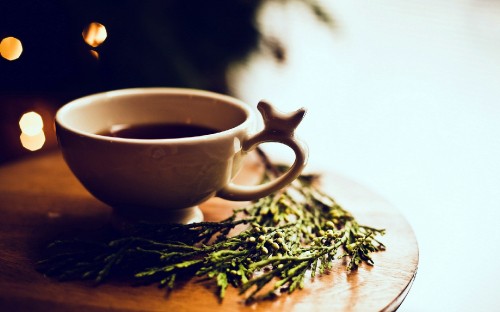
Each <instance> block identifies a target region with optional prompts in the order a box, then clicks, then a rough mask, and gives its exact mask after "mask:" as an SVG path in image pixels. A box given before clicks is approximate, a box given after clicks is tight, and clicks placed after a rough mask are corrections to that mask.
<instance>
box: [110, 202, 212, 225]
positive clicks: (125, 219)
mask: <svg viewBox="0 0 500 312" xmlns="http://www.w3.org/2000/svg"><path fill="white" fill-rule="evenodd" d="M201 221H203V212H202V211H201V210H200V208H199V207H198V206H192V207H189V208H184V209H177V210H170V211H168V213H162V214H151V215H149V214H142V215H132V214H127V213H123V212H120V211H117V210H116V209H114V210H113V213H112V215H111V224H112V226H113V227H114V228H115V229H117V230H124V229H127V228H129V227H131V226H134V225H137V224H139V223H152V224H168V223H181V224H189V223H195V222H201Z"/></svg>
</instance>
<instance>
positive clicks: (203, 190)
mask: <svg viewBox="0 0 500 312" xmlns="http://www.w3.org/2000/svg"><path fill="white" fill-rule="evenodd" d="M258 109H259V111H260V112H261V114H262V115H263V118H264V124H265V126H264V129H263V130H262V131H260V132H257V133H255V129H256V126H257V124H258V119H257V118H258V116H257V114H256V112H255V110H254V109H252V107H250V106H249V105H248V104H245V103H244V102H242V101H240V100H238V99H235V98H233V97H230V96H226V95H222V94H217V93H213V92H208V91H201V90H193V89H179V88H138V89H124V90H116V91H111V92H105V93H99V94H94V95H90V96H86V97H83V98H80V99H77V100H74V101H72V102H70V103H68V104H66V105H64V106H63V107H62V108H61V109H59V111H58V112H57V114H56V133H57V138H58V141H59V146H60V148H61V150H62V153H63V156H64V159H65V160H66V163H67V164H68V166H69V167H70V169H71V170H72V172H73V173H74V174H75V176H76V177H77V178H78V179H79V180H80V182H81V183H82V184H83V185H84V186H85V188H86V189H87V190H88V191H89V192H90V193H91V194H93V195H94V196H95V197H96V198H98V199H99V200H101V201H103V202H104V203H106V204H108V205H110V206H111V207H113V212H114V214H115V216H118V217H119V218H124V219H126V220H128V221H132V222H135V221H140V220H143V221H153V222H193V221H200V220H201V219H202V214H201V211H200V210H199V209H198V207H197V205H198V204H200V203H202V202H204V201H206V200H207V199H209V198H211V197H213V196H219V197H222V198H225V199H229V200H238V201H239V200H244V201H246V200H255V199H258V198H260V197H264V196H267V195H269V194H271V193H273V192H276V191H277V190H279V189H281V188H283V187H284V186H286V185H287V184H289V183H290V182H292V181H293V180H294V179H295V178H296V177H297V176H298V175H299V174H300V172H301V171H302V169H303V167H304V165H305V163H306V160H307V149H306V148H305V145H304V144H303V143H301V142H300V141H299V140H297V139H296V138H295V137H294V133H293V132H294V129H295V127H296V126H297V125H298V124H299V123H300V121H301V119H302V117H303V115H304V110H303V109H301V110H298V111H297V112H295V113H292V114H281V113H278V112H276V111H275V110H274V109H273V108H272V107H271V106H270V105H269V104H267V103H265V102H262V101H261V102H260V103H259V105H258ZM153 123H183V124H193V125H198V126H205V127H209V128H213V129H217V131H218V132H216V133H213V134H208V135H203V136H196V137H185V138H175V139H129V138H120V137H110V136H104V135H99V134H98V133H100V132H101V131H103V130H105V129H109V128H110V127H112V126H114V125H141V124H153ZM263 142H279V143H282V144H286V145H288V146H289V147H290V148H291V149H292V150H293V151H294V152H295V162H294V163H293V165H292V166H291V168H290V169H289V171H288V172H286V173H285V174H283V175H282V176H281V177H279V178H277V179H276V180H273V181H271V182H267V183H265V184H262V185H257V186H240V185H235V184H233V183H232V182H231V179H232V178H233V177H234V176H235V175H236V174H237V172H238V170H239V169H240V166H241V164H242V158H243V157H244V156H245V154H246V153H247V152H249V151H250V150H252V149H253V148H254V147H256V146H257V145H258V144H260V143H263Z"/></svg>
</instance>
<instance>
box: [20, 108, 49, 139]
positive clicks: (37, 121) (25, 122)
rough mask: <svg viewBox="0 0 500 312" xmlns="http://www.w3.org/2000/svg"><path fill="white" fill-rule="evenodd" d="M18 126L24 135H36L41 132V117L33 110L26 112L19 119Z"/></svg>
mask: <svg viewBox="0 0 500 312" xmlns="http://www.w3.org/2000/svg"><path fill="white" fill-rule="evenodd" d="M19 127H20V128H21V131H22V132H23V133H25V134H26V135H30V136H34V135H37V134H39V133H40V132H43V120H42V117H41V116H40V115H39V114H37V113H35V112H29V113H26V114H24V115H23V116H22V117H21V119H20V120H19Z"/></svg>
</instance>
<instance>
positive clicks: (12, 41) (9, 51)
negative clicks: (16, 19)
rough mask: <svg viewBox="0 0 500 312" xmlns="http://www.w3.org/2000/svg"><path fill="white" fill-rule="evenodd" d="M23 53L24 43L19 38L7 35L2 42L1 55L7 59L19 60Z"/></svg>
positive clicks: (0, 43)
mask: <svg viewBox="0 0 500 312" xmlns="http://www.w3.org/2000/svg"><path fill="white" fill-rule="evenodd" d="M22 53H23V45H22V44H21V41H20V40H19V39H17V38H14V37H7V38H4V39H3V40H2V41H1V42H0V55H2V57H3V58H5V59H6V60H9V61H13V60H17V59H18V58H19V57H20V56H21V54H22Z"/></svg>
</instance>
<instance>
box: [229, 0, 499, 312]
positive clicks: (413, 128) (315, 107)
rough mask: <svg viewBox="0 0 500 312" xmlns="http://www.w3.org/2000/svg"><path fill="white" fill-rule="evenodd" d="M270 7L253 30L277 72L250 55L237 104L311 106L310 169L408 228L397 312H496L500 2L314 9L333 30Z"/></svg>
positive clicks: (306, 130) (307, 127)
mask: <svg viewBox="0 0 500 312" xmlns="http://www.w3.org/2000/svg"><path fill="white" fill-rule="evenodd" d="M277 2H278V3H271V4H270V5H268V6H267V7H266V8H265V9H264V10H263V11H262V14H261V23H262V27H263V29H264V30H265V31H264V33H266V34H267V35H273V34H274V35H276V36H279V37H280V38H282V39H283V41H284V43H285V45H286V47H287V50H288V55H287V56H288V59H287V64H286V65H284V66H283V65H279V64H277V63H276V62H275V61H273V60H272V58H270V57H269V55H268V54H266V53H265V52H262V53H256V54H255V55H253V56H252V58H251V59H250V60H249V62H248V64H246V65H244V66H240V67H238V69H237V70H235V71H234V73H233V74H232V76H231V77H232V81H233V88H234V92H235V93H236V94H237V95H238V96H239V97H240V98H242V99H244V100H246V101H248V102H250V103H257V101H258V100H260V99H261V98H266V99H268V100H270V101H271V102H272V103H274V104H275V105H276V106H277V107H279V108H280V109H281V110H283V111H290V110H294V109H296V108H298V107H301V106H305V107H307V108H308V114H307V116H306V118H305V120H304V123H303V124H302V125H301V126H300V129H299V131H298V134H299V135H300V136H301V137H302V138H303V139H304V140H305V141H307V143H308V145H309V148H310V154H311V158H310V165H309V169H310V170H329V171H335V172H338V173H340V174H342V175H345V176H348V177H350V178H351V179H353V180H355V181H357V182H359V183H361V184H364V185H365V186H368V187H369V188H371V189H372V190H374V191H375V192H377V193H379V194H380V195H382V196H383V197H385V198H386V199H388V200H389V201H390V202H392V203H393V204H394V205H395V206H396V207H397V208H398V209H399V210H400V211H401V213H402V214H403V215H404V216H405V217H406V218H407V219H408V221H409V222H410V224H411V225H412V226H413V229H414V231H415V233H416V236H417V240H418V242H419V247H420V265H419V271H418V274H417V279H416V281H415V283H414V285H413V288H412V290H411V291H410V294H409V295H408V297H407V299H406V300H405V302H404V303H403V305H402V307H401V311H495V310H496V311H500V297H499V295H498V294H499V291H500V287H499V286H498V281H500V266H499V265H498V260H497V259H498V258H500V1H493V0H454V1H452V0H449V1H448V0H438V1H436V0H434V1H431V0H420V1H416V0H405V1H400V0H377V1H352V0H345V1H326V0H324V1H322V2H321V3H323V5H324V6H325V7H327V8H328V11H329V12H331V14H332V15H333V17H334V19H335V21H336V25H337V26H336V27H335V28H333V29H330V28H328V27H325V26H324V25H322V24H320V23H318V22H317V21H316V20H315V19H314V17H313V15H312V14H310V13H309V11H308V10H307V9H306V8H305V7H304V6H303V5H301V4H296V5H289V6H283V5H281V4H279V1H277ZM271 150H272V149H271ZM332 195H335V194H332Z"/></svg>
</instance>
